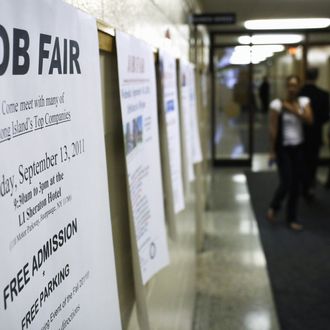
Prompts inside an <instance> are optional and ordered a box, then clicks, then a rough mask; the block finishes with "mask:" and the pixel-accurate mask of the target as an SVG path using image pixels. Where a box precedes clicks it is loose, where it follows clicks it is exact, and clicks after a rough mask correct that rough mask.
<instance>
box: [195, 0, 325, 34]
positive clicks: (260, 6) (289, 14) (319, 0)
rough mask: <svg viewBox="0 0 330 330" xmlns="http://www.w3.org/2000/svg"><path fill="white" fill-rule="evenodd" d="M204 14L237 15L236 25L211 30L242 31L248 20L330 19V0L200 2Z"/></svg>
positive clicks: (213, 27)
mask: <svg viewBox="0 0 330 330" xmlns="http://www.w3.org/2000/svg"><path fill="white" fill-rule="evenodd" d="M200 3H201V5H202V10H203V13H227V12H233V13H236V21H237V22H236V24H235V25H218V26H212V27H211V30H227V29H242V28H244V26H243V23H244V21H245V20H248V19H258V18H259V19H260V18H298V17H304V18H305V17H306V18H307V17H330V0H200Z"/></svg>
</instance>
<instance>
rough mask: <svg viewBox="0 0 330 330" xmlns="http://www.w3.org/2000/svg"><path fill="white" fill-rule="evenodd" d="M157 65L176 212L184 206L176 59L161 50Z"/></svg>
mask: <svg viewBox="0 0 330 330" xmlns="http://www.w3.org/2000/svg"><path fill="white" fill-rule="evenodd" d="M159 66H160V76H161V87H162V95H163V109H164V112H165V120H166V133H167V145H168V153H169V160H170V164H169V165H170V173H171V183H172V184H171V186H172V194H173V202H174V212H175V213H178V212H180V211H181V210H183V209H184V207H185V202H184V195H183V180H182V173H181V171H182V164H181V139H180V122H179V109H178V92H177V79H176V60H175V58H174V57H172V56H171V55H169V54H168V53H166V52H165V51H163V50H161V51H160V52H159Z"/></svg>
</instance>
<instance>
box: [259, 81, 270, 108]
mask: <svg viewBox="0 0 330 330" xmlns="http://www.w3.org/2000/svg"><path fill="white" fill-rule="evenodd" d="M259 97H260V101H261V110H262V112H263V113H267V111H268V105H269V82H268V79H267V76H264V78H263V81H262V83H261V85H260V86H259Z"/></svg>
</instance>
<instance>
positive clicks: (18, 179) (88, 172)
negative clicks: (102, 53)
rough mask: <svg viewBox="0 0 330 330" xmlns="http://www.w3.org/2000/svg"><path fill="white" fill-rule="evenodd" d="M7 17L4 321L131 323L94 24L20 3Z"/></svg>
mask: <svg viewBox="0 0 330 330" xmlns="http://www.w3.org/2000/svg"><path fill="white" fill-rule="evenodd" d="M0 22H1V25H0V45H1V47H0V90H1V95H0V162H1V166H0V226H1V231H0V262H1V272H0V288H1V294H2V299H1V305H0V320H1V326H0V327H1V329H6V330H11V329H22V330H24V329H41V330H43V329H56V330H64V329H121V320H120V312H119V303H118V293H117V281H116V272H115V263H114V251H113V241H112V230H111V219H110V207H109V197H108V196H109V195H108V188H107V172H106V162H105V148H104V136H103V122H102V105H101V92H100V90H101V89H100V76H99V70H98V68H99V55H98V39H97V28H96V22H95V19H94V18H92V17H90V16H89V15H87V14H85V13H83V12H81V11H79V10H77V9H74V8H73V7H71V6H69V5H67V4H65V3H63V2H61V1H51V0H43V1H41V0H38V1H28V0H11V1H3V2H2V3H1V11H0ZM95 68H97V70H95Z"/></svg>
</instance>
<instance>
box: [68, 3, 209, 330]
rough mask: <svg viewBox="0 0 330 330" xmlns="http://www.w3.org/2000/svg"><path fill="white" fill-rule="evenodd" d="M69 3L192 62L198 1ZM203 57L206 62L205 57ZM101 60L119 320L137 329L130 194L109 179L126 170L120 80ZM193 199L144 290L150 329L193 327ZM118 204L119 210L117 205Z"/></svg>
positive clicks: (109, 59) (105, 57) (112, 65)
mask: <svg viewBox="0 0 330 330" xmlns="http://www.w3.org/2000/svg"><path fill="white" fill-rule="evenodd" d="M66 2H68V3H69V4H71V5H74V6H76V7H78V8H80V9H82V10H83V11H86V12H88V13H89V14H91V15H93V16H94V17H96V18H97V19H98V20H99V21H101V22H103V23H105V24H106V25H109V26H110V27H113V28H117V29H120V30H123V31H125V32H127V33H129V34H132V35H134V36H136V37H137V38H140V39H143V40H145V41H147V42H148V43H149V44H151V45H152V46H154V47H166V48H167V49H168V48H170V49H172V53H173V54H175V55H176V56H177V57H180V58H181V59H186V60H188V59H189V56H191V55H192V54H193V52H191V49H190V45H189V40H190V37H189V36H190V30H189V26H188V24H186V23H187V17H188V13H189V12H191V11H193V10H198V7H199V6H198V4H197V1H195V0H185V1H181V0H170V1H167V2H163V1H160V0H124V1H120V0H114V1H106V0H66ZM166 31H169V33H170V36H171V40H169V39H168V38H165V34H166ZM200 36H201V38H203V37H205V34H203V32H202V33H201V34H200ZM201 58H202V59H207V60H208V58H207V56H201ZM100 59H101V63H100V64H101V83H102V98H103V113H104V134H105V141H106V150H107V154H108V155H107V158H108V160H109V162H108V164H107V166H108V176H109V191H110V204H111V205H112V210H111V217H112V227H113V235H114V245H115V255H116V268H117V270H116V271H117V277H118V280H117V282H118V288H119V289H118V290H119V298H120V307H121V316H122V323H123V329H130V330H135V329H139V324H138V321H137V309H136V305H134V307H133V310H132V304H133V303H134V302H135V292H134V283H133V273H132V267H131V262H132V255H131V246H130V243H129V240H130V238H129V229H128V222H127V214H124V213H125V211H123V208H125V202H124V201H123V200H124V199H123V198H120V197H119V196H125V195H126V192H125V191H124V190H123V191H120V193H119V194H118V178H115V177H114V176H113V175H111V173H117V174H116V175H117V176H118V168H122V167H123V166H124V164H121V163H120V162H117V161H116V159H114V158H113V156H115V155H116V153H117V152H118V146H114V145H113V143H112V141H114V139H116V137H115V136H117V137H118V131H119V130H120V129H117V128H118V127H120V125H121V124H120V118H119V114H118V116H117V115H114V114H113V112H116V113H119V112H120V109H119V103H118V102H119V100H117V97H116V95H117V94H118V92H116V91H115V89H116V88H114V86H117V81H116V78H114V77H116V62H115V54H110V55H109V54H105V53H103V52H101V54H100ZM116 120H117V122H115V121H116ZM116 127H117V128H116ZM114 135H115V136H114ZM117 142H118V140H117ZM117 144H119V142H118V143H117ZM111 157H112V158H111ZM120 173H121V172H120ZM121 179H123V178H121ZM122 181H123V180H122ZM194 196H195V195H194V187H193V186H190V187H189V191H188V198H187V200H186V203H187V206H186V209H185V211H183V212H181V213H180V214H179V215H177V217H176V219H175V220H176V223H177V239H176V240H172V239H171V238H170V237H168V244H169V252H170V265H169V266H168V267H166V268H165V269H164V270H162V271H160V272H159V273H158V274H157V275H155V276H154V277H153V278H152V279H151V280H150V281H149V283H148V284H147V285H146V287H145V294H146V304H147V306H146V307H147V312H148V315H149V321H150V328H151V329H152V330H156V329H158V330H160V329H163V330H169V329H171V330H175V329H177V330H185V329H187V330H188V329H189V330H190V329H191V326H192V319H193V309H194V302H195V264H196V252H195V251H196V242H195V240H196V228H195V215H194V213H195V208H194V204H195V201H194ZM114 204H116V207H113V206H114ZM123 222H125V223H123ZM125 237H126V240H127V241H125Z"/></svg>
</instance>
